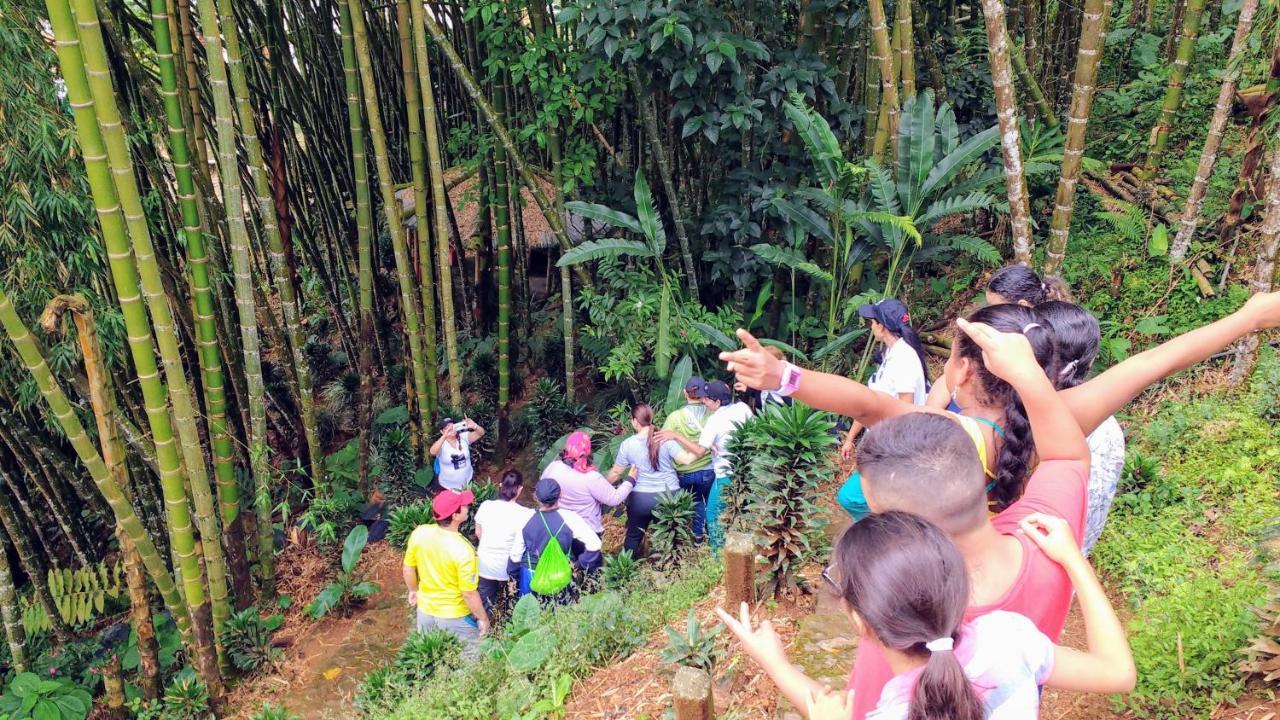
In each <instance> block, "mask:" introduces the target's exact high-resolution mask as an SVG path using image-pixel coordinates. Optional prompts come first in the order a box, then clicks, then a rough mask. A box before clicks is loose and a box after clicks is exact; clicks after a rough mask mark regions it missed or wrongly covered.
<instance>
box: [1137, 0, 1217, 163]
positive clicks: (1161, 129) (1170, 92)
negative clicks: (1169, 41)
mask: <svg viewBox="0 0 1280 720" xmlns="http://www.w3.org/2000/svg"><path fill="white" fill-rule="evenodd" d="M1204 6H1205V0H1187V5H1186V11H1185V13H1184V15H1183V17H1182V32H1181V34H1180V35H1179V38H1178V53H1177V55H1176V56H1174V59H1173V72H1172V74H1170V75H1169V86H1168V87H1167V88H1166V89H1165V92H1164V102H1163V103H1161V105H1160V117H1159V118H1158V119H1157V120H1156V126H1155V127H1153V128H1151V137H1150V140H1149V141H1148V143H1147V159H1146V162H1144V163H1143V166H1142V173H1141V174H1142V175H1144V176H1145V177H1148V178H1150V177H1151V176H1153V175H1154V174H1155V173H1156V171H1157V170H1159V169H1160V161H1161V159H1162V158H1163V155H1164V148H1165V145H1167V144H1168V142H1169V132H1170V131H1171V130H1172V129H1173V116H1174V115H1175V114H1177V112H1178V108H1180V107H1182V87H1183V85H1184V84H1185V83H1186V81H1187V69H1188V68H1189V67H1190V65H1191V58H1192V57H1193V56H1194V55H1195V53H1196V39H1197V38H1198V37H1199V35H1200V18H1201V17H1203V16H1204Z"/></svg>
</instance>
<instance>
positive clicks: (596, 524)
mask: <svg viewBox="0 0 1280 720" xmlns="http://www.w3.org/2000/svg"><path fill="white" fill-rule="evenodd" d="M542 477H544V478H551V479H552V480H555V481H556V482H558V483H560V507H561V508H563V509H565V510H572V511H574V512H576V513H578V515H580V516H581V517H582V519H583V520H586V521H587V525H588V526H589V527H590V528H591V529H592V530H594V531H596V532H597V533H600V532H603V531H604V523H603V522H601V520H600V506H601V505H607V506H609V507H613V506H614V505H618V504H620V503H621V502H622V501H623V500H626V499H627V496H628V495H630V494H631V488H633V487H635V485H634V483H633V482H631V481H627V480H624V481H623V482H621V483H619V484H618V486H617V487H614V486H613V485H612V484H611V483H610V482H609V481H608V479H606V478H605V476H604V475H601V474H600V473H599V471H594V470H593V471H591V472H585V473H584V472H578V471H577V470H574V469H573V468H572V467H570V466H569V465H566V464H565V463H564V461H563V460H556V461H555V462H553V463H551V464H550V465H548V466H547V469H546V470H543V471H542Z"/></svg>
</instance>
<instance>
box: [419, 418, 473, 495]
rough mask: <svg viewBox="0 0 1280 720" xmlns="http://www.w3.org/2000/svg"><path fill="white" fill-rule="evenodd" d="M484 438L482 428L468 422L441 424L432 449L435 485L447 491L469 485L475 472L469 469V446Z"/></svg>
mask: <svg viewBox="0 0 1280 720" xmlns="http://www.w3.org/2000/svg"><path fill="white" fill-rule="evenodd" d="M482 437H484V428H482V427H480V426H479V425H477V424H476V421H475V420H472V419H471V418H463V419H462V422H454V420H453V419H452V418H445V419H444V420H441V421H440V437H439V438H437V439H436V441H435V442H434V443H432V445H431V457H433V458H435V471H436V482H438V483H440V487H442V488H444V489H446V490H461V489H463V488H465V487H466V486H468V485H470V484H471V476H472V475H474V474H475V468H474V467H472V465H471V443H473V442H476V441H477V440H479V439H480V438H482Z"/></svg>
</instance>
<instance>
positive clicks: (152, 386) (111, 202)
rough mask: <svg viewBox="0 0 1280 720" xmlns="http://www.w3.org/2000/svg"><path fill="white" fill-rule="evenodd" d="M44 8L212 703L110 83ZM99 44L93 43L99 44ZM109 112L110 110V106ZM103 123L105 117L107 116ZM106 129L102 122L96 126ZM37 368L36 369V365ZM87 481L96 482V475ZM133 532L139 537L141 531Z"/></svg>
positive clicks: (53, 5)
mask: <svg viewBox="0 0 1280 720" xmlns="http://www.w3.org/2000/svg"><path fill="white" fill-rule="evenodd" d="M46 6H47V7H48V9H49V20H50V25H51V26H52V28H53V31H54V35H55V37H56V38H57V52H58V62H59V65H60V67H61V70H62V73H63V78H64V80H65V82H66V88H67V97H68V100H69V101H70V103H71V107H72V109H73V113H74V115H75V121H76V135H77V139H78V140H79V144H80V149H81V152H82V153H83V156H84V160H85V169H86V177H87V178H88V180H89V186H90V189H91V191H92V193H93V200H94V206H95V208H96V210H97V214H98V221H99V224H100V225H101V228H102V238H103V242H104V243H105V244H106V246H107V257H108V259H109V265H110V268H111V275H112V280H113V282H114V285H115V290H116V296H117V298H118V299H119V302H120V309H121V312H122V315H123V318H124V323H125V330H126V334H127V337H128V339H129V349H130V354H131V356H132V358H133V362H134V367H135V369H136V371H137V375H138V378H139V385H140V387H141V390H142V396H143V404H144V406H145V407H146V413H147V418H148V421H149V423H150V425H151V435H152V439H153V441H154V443H155V447H156V461H157V464H158V465H159V469H160V475H161V487H162V490H163V491H164V496H165V506H166V508H167V510H168V512H167V513H166V516H167V519H168V524H169V536H170V546H171V547H172V549H173V552H174V555H175V556H176V558H177V564H178V566H179V568H180V569H181V577H182V583H183V588H184V595H185V598H186V608H187V611H188V612H189V613H190V616H191V621H190V624H189V627H190V630H191V632H192V637H193V638H194V642H193V646H194V647H193V649H194V651H195V652H194V653H193V654H194V657H195V658H196V664H197V667H198V668H199V671H200V674H201V677H202V678H203V679H204V680H205V683H206V684H207V685H208V687H209V689H210V692H211V693H212V694H213V695H215V696H220V695H221V688H222V681H221V674H220V672H219V668H218V662H217V656H216V652H215V640H214V633H213V624H212V616H211V614H210V609H209V604H208V601H207V599H206V598H205V592H204V576H203V572H202V568H201V566H200V563H199V560H198V558H197V557H196V539H195V533H194V532H193V528H192V526H191V515H190V511H189V509H188V507H187V496H186V488H185V486H186V481H185V479H184V477H183V467H182V459H181V458H180V457H179V454H178V448H177V447H176V445H175V440H174V437H173V424H172V422H171V421H170V419H169V412H168V400H169V395H170V393H168V392H167V391H166V388H165V386H164V384H163V383H162V382H161V381H160V370H159V367H158V366H157V364H156V359H155V355H154V354H153V352H152V347H151V342H152V340H151V329H150V326H149V323H148V322H147V317H146V310H145V309H144V308H143V306H142V303H141V301H140V298H141V294H142V291H141V289H140V288H139V285H138V275H137V272H138V268H136V267H135V265H134V263H133V250H132V249H131V247H130V243H129V234H128V230H127V228H126V226H125V225H126V223H125V217H124V213H122V211H121V199H120V198H119V197H118V195H117V191H116V186H115V184H114V182H113V181H112V169H111V167H110V166H109V164H108V162H109V161H108V152H107V148H106V145H105V143H104V141H103V130H101V129H99V125H98V114H99V112H100V110H99V108H98V107H97V102H96V101H97V98H98V96H107V97H109V96H110V95H111V88H110V84H109V81H110V77H109V76H108V75H105V74H101V73H95V75H94V84H96V85H99V86H100V85H102V84H103V83H106V84H107V87H106V88H101V87H100V88H99V91H98V92H96V93H95V92H91V90H90V87H91V84H90V78H89V73H88V72H87V68H86V64H85V62H84V58H83V56H82V49H81V44H80V41H79V36H78V32H77V29H76V20H75V19H74V18H73V16H72V13H71V7H70V5H69V4H68V3H67V2H66V0H46ZM94 13H95V11H94V9H93V8H92V7H90V8H89V9H88V10H87V12H86V13H85V14H82V15H81V18H80V20H81V21H82V22H84V21H86V20H91V19H92V18H93V17H94ZM87 34H89V35H94V34H95V33H93V32H89V33H87ZM100 40H101V38H100V37H99V41H100ZM99 45H100V43H99ZM111 105H112V106H114V102H112V103H111ZM104 109H105V108H104ZM108 117H109V118H110V115H109V113H108ZM115 120H116V124H115V127H116V129H117V130H118V129H119V123H118V116H117V117H116V118H115ZM108 124H109V123H104V126H106V125H108ZM121 169H122V170H123V171H126V172H128V173H129V174H130V175H131V174H132V166H131V165H127V166H125V167H124V168H121ZM135 200H136V198H135ZM144 222H145V221H144ZM3 304H4V303H0V309H2V307H3ZM12 320H14V321H16V320H17V316H16V314H14V315H13V316H12ZM19 325H20V323H19ZM25 334H26V330H25V328H21V332H18V333H17V335H16V336H17V337H18V338H21V337H22V336H24V335H25ZM10 337H15V331H12V330H11V331H10ZM28 339H29V338H28ZM33 347H34V345H33ZM37 357H38V352H37ZM24 359H25V360H28V362H27V365H28V367H32V365H33V364H34V361H33V360H31V359H29V358H24ZM41 362H43V359H42V358H41ZM46 372H47V366H46ZM39 381H40V378H39V376H37V382H39ZM48 381H49V383H52V377H49V378H48ZM41 389H42V391H43V390H44V388H43V387H42V388H41ZM58 394H59V397H61V398H62V402H63V403H65V396H62V395H61V391H60V390H59V391H58ZM46 399H48V395H46ZM54 413H55V415H57V416H58V417H59V420H60V421H61V422H62V424H63V428H64V430H66V432H67V435H68V438H69V439H70V436H71V435H72V434H73V433H72V430H71V429H70V428H68V427H67V425H68V422H70V421H69V420H68V419H66V418H65V417H64V415H68V416H70V415H71V410H70V408H69V407H66V408H65V412H60V409H59V408H58V407H54ZM72 417H74V416H72ZM76 425H77V427H78V425H79V422H78V421H76ZM80 432H81V433H83V428H80ZM86 442H87V440H86ZM90 449H92V448H90ZM77 453H78V454H80V455H81V458H82V459H84V457H85V455H84V454H83V453H80V450H79V448H77ZM93 456H94V457H97V453H96V451H94V452H93ZM97 460H98V462H99V463H100V462H101V458H97ZM202 462H203V461H202ZM105 473H106V470H105V468H103V469H102V474H103V475H104V476H105ZM94 479H95V481H97V477H96V476H95V478H94ZM99 487H100V488H101V483H99ZM105 494H106V493H104V495H105ZM107 499H108V502H110V500H111V498H110V497H108V498H107ZM121 502H122V503H124V500H123V498H121ZM112 509H113V510H116V507H115V504H114V503H112ZM129 513H130V514H132V508H130V509H129ZM138 528H139V531H141V525H139V526H138ZM130 537H131V538H133V539H134V542H135V543H137V544H138V545H139V547H141V543H140V542H139V540H138V538H136V537H134V533H133V532H130ZM216 537H217V536H216V534H215V536H214V538H215V539H216ZM147 542H148V543H150V539H147ZM148 570H149V571H151V573H152V577H153V578H154V577H155V575H156V573H155V570H154V569H152V568H151V566H150V565H149V566H148ZM166 572H167V571H166ZM175 619H177V620H179V621H180V626H183V625H187V623H186V622H185V617H181V618H179V617H177V616H175Z"/></svg>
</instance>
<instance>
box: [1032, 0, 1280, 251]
mask: <svg viewBox="0 0 1280 720" xmlns="http://www.w3.org/2000/svg"><path fill="white" fill-rule="evenodd" d="M1247 1H1256V0H1247ZM1107 7H1108V5H1107V3H1106V0H1085V4H1084V20H1083V26H1082V27H1081V28H1080V49H1079V51H1078V53H1077V54H1076V70H1075V83H1074V85H1073V87H1072V88H1071V109H1070V110H1069V111H1068V112H1067V138H1066V140H1065V142H1064V143H1063V150H1062V172H1061V174H1060V175H1059V177H1058V190H1057V194H1056V195H1054V200H1053V219H1052V220H1051V221H1050V222H1049V240H1048V243H1047V244H1046V245H1045V260H1044V272H1045V274H1049V275H1052V274H1056V273H1057V272H1058V268H1059V267H1061V265H1062V258H1063V256H1064V255H1066V252H1067V237H1068V236H1069V235H1070V233H1071V212H1072V210H1073V209H1074V207H1075V197H1076V183H1078V182H1079V181H1080V163H1081V159H1082V158H1083V157H1084V140H1085V129H1086V127H1087V126H1088V124H1089V108H1090V107H1091V106H1092V105H1093V92H1094V83H1096V82H1097V78H1098V68H1099V67H1101V66H1102V52H1103V48H1104V46H1105V45H1106V37H1107V13H1106V9H1107Z"/></svg>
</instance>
